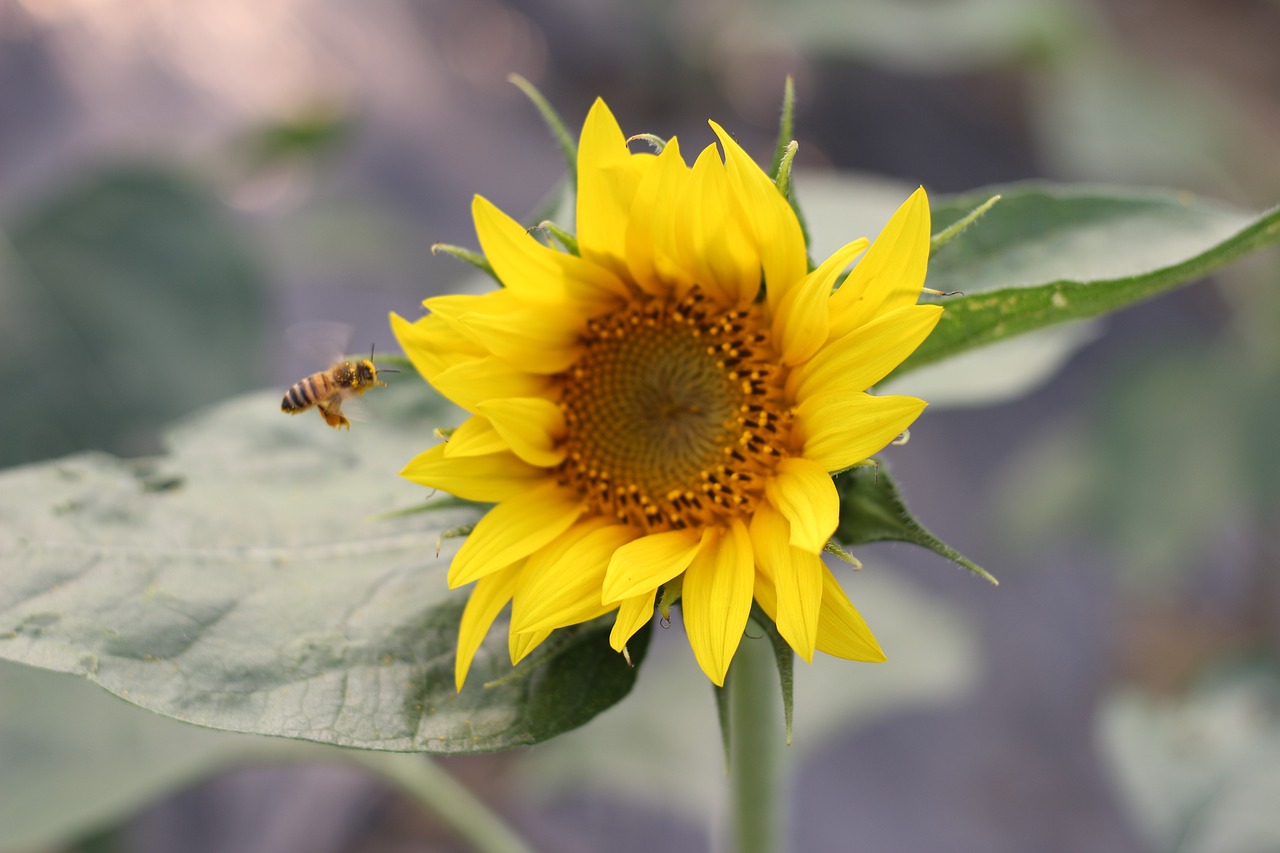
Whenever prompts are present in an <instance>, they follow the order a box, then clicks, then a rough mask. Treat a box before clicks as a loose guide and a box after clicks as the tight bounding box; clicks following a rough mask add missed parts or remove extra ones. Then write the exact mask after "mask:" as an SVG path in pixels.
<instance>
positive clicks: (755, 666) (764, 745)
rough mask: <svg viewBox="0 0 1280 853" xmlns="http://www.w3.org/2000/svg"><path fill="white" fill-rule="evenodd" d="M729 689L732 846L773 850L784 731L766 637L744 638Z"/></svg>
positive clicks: (749, 852)
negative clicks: (754, 639) (759, 638)
mask: <svg viewBox="0 0 1280 853" xmlns="http://www.w3.org/2000/svg"><path fill="white" fill-rule="evenodd" d="M750 633H752V632H751V630H750V629H748V634H750ZM727 689H728V691H729V721H730V726H729V783H730V791H729V811H730V828H729V831H730V833H731V836H730V850H732V851H733V852H734V853H773V851H775V850H778V849H779V840H780V838H781V837H782V828H781V812H782V797H781V787H782V786H781V784H780V782H781V780H780V776H781V771H782V748H783V743H784V741H785V739H786V735H785V732H784V730H783V726H782V716H781V714H780V713H779V698H778V673H777V667H776V664H775V661H774V655H773V651H772V649H770V648H769V644H768V642H766V641H765V640H763V639H761V640H757V641H752V640H750V639H748V640H744V642H743V643H742V645H741V646H739V647H738V651H737V654H735V655H734V657H733V664H732V665H731V666H730V668H729V678H728V680H727Z"/></svg>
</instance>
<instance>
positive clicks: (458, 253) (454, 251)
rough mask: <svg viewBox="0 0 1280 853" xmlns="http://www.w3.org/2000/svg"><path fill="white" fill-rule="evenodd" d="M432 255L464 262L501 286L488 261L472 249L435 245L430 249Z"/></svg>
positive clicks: (444, 244)
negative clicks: (444, 256) (446, 256)
mask: <svg viewBox="0 0 1280 853" xmlns="http://www.w3.org/2000/svg"><path fill="white" fill-rule="evenodd" d="M431 254H433V255H449V256H450V257H453V258H457V259H458V260H460V261H465V262H466V263H468V264H471V266H473V267H475V268H476V269H478V270H480V272H482V273H484V274H485V275H487V276H489V277H490V278H492V279H493V280H494V281H496V282H497V283H498V284H500V285H501V284H502V279H500V278H498V274H497V273H496V272H494V271H493V265H492V264H490V263H489V259H488V258H486V257H485V256H484V255H482V254H480V253H479V252H477V251H474V250H472V249H464V248H462V247H461V246H454V245H452V244H450V243H436V244H435V245H433V246H432V247H431Z"/></svg>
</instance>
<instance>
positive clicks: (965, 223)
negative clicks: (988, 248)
mask: <svg viewBox="0 0 1280 853" xmlns="http://www.w3.org/2000/svg"><path fill="white" fill-rule="evenodd" d="M1000 198H1001V197H1000V196H999V195H993V196H992V197H991V198H989V199H987V200H986V201H984V202H983V203H982V204H980V205H978V206H977V207H975V208H974V209H973V210H971V211H969V212H968V214H966V215H965V216H964V217H963V218H961V219H958V220H956V221H955V222H953V223H952V224H950V225H948V226H947V227H946V228H943V229H942V230H941V231H939V232H938V233H937V234H934V235H933V237H931V238H930V239H929V257H933V256H934V255H935V254H937V252H938V250H939V249H941V248H942V247H943V246H945V245H947V244H948V243H950V242H951V241H952V240H954V239H955V238H957V237H959V236H960V235H961V234H962V233H963V232H964V231H965V230H966V229H968V228H969V226H970V225H973V224H974V223H975V222H977V221H978V220H979V219H981V218H982V217H983V215H984V214H985V213H986V212H987V211H988V210H990V209H991V208H993V207H995V205H996V202H998V201H1000Z"/></svg>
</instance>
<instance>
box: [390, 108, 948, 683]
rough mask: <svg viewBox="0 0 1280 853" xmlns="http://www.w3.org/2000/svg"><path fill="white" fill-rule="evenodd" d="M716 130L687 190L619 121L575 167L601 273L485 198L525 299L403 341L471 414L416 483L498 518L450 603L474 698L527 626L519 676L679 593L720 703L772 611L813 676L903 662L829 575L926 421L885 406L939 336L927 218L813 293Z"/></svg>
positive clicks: (745, 164) (743, 161) (596, 133)
mask: <svg viewBox="0 0 1280 853" xmlns="http://www.w3.org/2000/svg"><path fill="white" fill-rule="evenodd" d="M711 127H712V129H713V131H714V132H715V134H716V136H717V137H718V140H719V143H720V148H717V146H716V145H714V144H712V145H709V146H707V147H706V148H705V149H703V150H702V152H701V153H699V154H698V156H697V158H696V159H695V160H694V162H693V165H692V166H690V165H688V164H687V162H686V161H685V159H684V157H683V155H682V154H681V151H680V146H679V143H678V141H677V140H675V139H672V140H670V141H669V142H668V143H667V144H666V145H665V147H664V148H663V149H662V151H661V153H659V154H656V155H655V154H651V153H633V152H632V151H630V150H629V148H628V146H627V142H626V139H625V137H624V136H623V134H622V131H621V130H620V129H619V127H618V124H617V122H616V121H615V119H614V117H613V115H612V114H611V113H610V112H609V109H608V107H606V106H605V104H604V102H603V101H596V103H595V105H594V106H593V107H592V109H591V111H590V113H589V115H588V116H587V120H586V124H585V126H584V128H583V131H582V137H581V142H580V145H579V152H578V167H577V168H578V198H577V223H578V234H577V243H578V249H579V252H578V254H568V253H565V252H561V251H557V250H554V249H552V248H550V247H548V246H546V245H544V244H542V243H541V242H539V241H538V240H537V239H535V238H534V237H533V236H531V235H530V234H529V233H528V232H527V231H526V229H525V228H524V227H523V226H521V225H520V224H519V223H517V222H516V221H515V220H513V219H511V218H510V217H508V216H506V215H505V214H504V213H502V212H501V211H500V210H498V209H497V208H496V207H494V206H493V205H492V204H490V203H489V202H488V201H486V200H484V199H483V198H479V197H477V198H476V199H475V202H474V204H473V205H472V212H473V215H474V218H475V223H476V231H477V233H478V236H479V239H480V246H481V249H482V250H483V252H484V254H485V256H486V257H487V259H488V260H489V263H490V264H491V265H492V267H493V269H494V272H495V273H496V275H497V276H498V278H499V279H500V280H501V281H502V283H503V285H504V287H503V288H501V289H499V290H497V291H494V292H492V293H488V294H484V295H480V296H442V297H436V298H432V299H428V300H426V302H425V303H424V304H425V306H426V308H427V310H428V313H427V314H426V315H425V316H424V317H422V318H421V319H419V320H417V321H416V322H409V321H407V320H405V319H403V318H401V317H398V316H395V315H392V318H391V322H392V326H393V328H394V330H395V333H396V336H397V337H398V338H399V341H400V343H401V345H402V347H403V348H404V350H405V352H406V353H407V354H408V356H409V357H410V358H411V359H412V360H413V362H414V364H415V366H416V367H417V368H418V370H419V371H420V372H421V373H422V375H423V376H424V377H425V378H426V379H427V381H428V382H430V383H431V384H432V385H433V386H435V388H436V389H437V390H439V391H440V393H442V394H443V395H444V396H446V397H448V398H449V399H450V400H452V401H453V402H455V403H457V404H458V405H459V406H461V407H462V408H463V409H465V410H466V411H467V412H469V413H470V417H469V418H468V419H467V420H466V421H465V422H464V423H463V424H462V425H461V426H459V427H458V429H457V430H455V431H454V433H453V434H452V435H451V436H450V439H449V441H448V442H447V443H444V444H440V445H437V446H436V447H433V448H431V449H429V450H427V451H425V452H424V453H422V454H420V455H419V456H418V457H417V458H415V459H414V460H413V461H412V462H410V463H409V465H408V466H407V467H406V468H405V470H404V472H403V474H404V476H405V477H407V478H408V479H410V480H413V481H414V482H418V483H421V484H423V485H426V486H429V487H431V488H437V489H442V490H444V491H447V492H450V493H452V494H455V495H457V496H459V497H462V498H466V499H469V500H476V501H483V502H489V503H494V504H496V506H494V507H493V508H492V509H490V510H489V511H488V513H487V514H486V515H485V516H484V517H483V518H482V519H481V520H480V521H479V523H478V524H477V525H476V527H475V529H474V530H473V532H472V533H471V535H470V536H469V537H468V539H467V540H466V542H465V543H464V544H463V546H462V548H461V549H459V551H458V552H457V554H456V555H455V557H454V559H453V563H452V565H451V567H450V571H449V583H450V585H451V586H455V587H456V586H461V585H464V584H470V583H474V584H475V588H474V590H473V591H472V593H471V597H470V599H469V601H468V604H467V607H466V610H465V611H464V614H463V618H462V624H461V629H460V636H459V641H458V656H457V667H456V677H457V684H458V688H459V689H461V687H462V684H463V681H464V680H465V678H466V674H467V670H468V669H469V667H470V664H471V660H472V657H473V656H474V654H475V651H476V649H477V648H478V647H479V645H480V642H481V640H482V639H483V638H484V635H485V634H486V633H487V632H488V630H489V627H490V626H491V624H492V623H493V621H494V619H495V618H496V617H497V615H498V613H499V612H501V610H502V609H503V608H504V607H505V606H506V605H507V604H508V602H510V603H511V621H510V631H509V642H510V650H511V658H512V662H513V663H516V662H518V661H519V660H520V659H521V658H523V657H524V656H525V655H527V654H528V653H529V652H530V651H532V650H533V649H534V648H535V647H536V646H537V645H538V644H539V643H541V642H542V641H543V640H544V639H546V638H547V636H549V635H550V633H551V632H552V631H554V630H555V629H557V628H561V627H566V626H569V625H573V624H577V623H579V622H584V621H587V620H590V619H594V618H597V617H599V616H602V615H604V614H607V613H615V614H616V615H615V622H614V628H613V632H612V635H611V638H610V641H611V643H612V645H613V647H614V648H615V649H617V650H619V651H621V650H623V649H624V648H625V645H626V643H627V641H628V639H629V638H630V637H631V636H632V635H633V634H634V633H635V632H636V631H638V630H639V629H640V628H641V627H643V626H644V625H645V624H646V623H647V622H648V621H649V619H650V618H651V617H652V616H653V612H654V606H655V600H656V597H657V594H658V592H659V590H664V589H665V592H666V594H665V595H664V599H665V600H667V601H670V600H671V599H672V598H673V597H674V595H673V593H674V592H675V591H677V590H678V591H679V595H680V600H681V609H682V612H683V616H684V623H685V626H686V630H687V632H688V636H689V642H690V645H691V646H692V648H693V652H694V655H695V657H696V658H697V660H698V663H699V665H700V666H701V667H702V669H703V671H704V672H705V673H706V674H707V677H708V678H710V679H711V680H712V681H713V682H715V683H716V684H722V683H723V681H724V677H725V673H726V671H727V670H728V667H729V663H730V661H731V660H732V658H733V654H734V652H735V650H736V649H737V646H738V643H739V641H740V640H741V638H742V634H743V630H744V628H745V626H746V622H747V617H748V614H749V612H750V610H751V604H752V601H753V600H754V601H756V602H758V603H759V604H760V606H761V608H762V609H763V610H764V611H765V613H766V614H768V616H769V617H770V618H772V619H774V620H775V621H776V623H777V626H778V630H779V632H780V633H781V635H782V636H783V637H784V638H785V639H786V640H787V642H788V643H789V644H790V645H791V646H792V647H793V648H794V649H795V651H796V652H797V653H798V654H799V655H800V656H801V657H803V658H805V659H806V660H811V659H812V657H813V653H814V651H815V650H818V651H823V652H826V653H828V654H833V655H836V656H839V657H844V658H849V659H853V660H868V661H877V660H883V659H884V655H883V653H882V652H881V650H880V647H879V646H878V645H877V643H876V641H875V638H874V637H873V636H872V635H871V631H870V629H869V628H868V627H867V625H866V623H865V622H864V621H863V619H862V617H861V616H860V615H859V614H858V612H857V610H855V609H854V607H853V605H852V604H851V603H850V602H849V600H848V598H847V597H846V596H845V594H844V592H843V590H842V589H841V587H840V584H839V583H838V581H837V580H836V579H835V577H834V576H833V575H832V574H831V572H830V571H829V570H828V569H827V568H826V566H825V565H824V563H823V561H822V558H821V554H822V551H823V548H824V547H825V546H826V544H827V541H828V540H829V538H830V537H831V535H832V534H833V533H834V532H835V529H836V525H837V521H838V515H839V498H838V496H837V493H836V489H835V486H834V484H833V482H832V479H831V475H832V473H833V472H839V471H842V470H844V469H846V468H849V467H851V466H853V465H856V464H857V463H859V462H861V461H864V460H865V459H867V458H868V457H869V456H871V455H872V454H874V453H876V452H877V451H879V450H881V449H882V448H883V447H884V446H885V445H886V444H888V443H889V442H890V441H891V440H893V438H895V437H896V436H897V435H899V434H900V433H901V432H902V431H903V430H904V429H905V428H906V427H907V425H908V424H910V423H911V422H912V421H913V420H914V419H915V418H916V417H917V416H918V415H919V414H920V412H921V410H923V408H924V406H925V404H924V402H923V401H921V400H917V399H915V398H912V397H886V396H873V395H871V394H868V393H867V389H869V388H870V387H872V386H873V385H874V384H875V383H876V382H878V381H879V380H880V379H882V378H883V377H884V376H886V375H887V374H888V373H889V371H891V370H892V369H893V368H894V367H895V366H897V365H898V364H899V363H900V362H901V361H902V360H903V359H904V358H905V357H906V356H907V355H908V354H909V353H910V352H911V351H912V350H914V349H915V348H916V347H917V346H918V345H919V344H920V342H921V341H923V340H924V338H925V337H926V336H927V335H928V334H929V332H930V331H931V330H932V329H933V327H934V325H935V324H936V323H937V321H938V318H939V316H940V313H941V308H939V307H938V306H936V305H921V304H917V302H918V299H919V296H920V291H921V287H922V285H923V283H924V277H925V266H926V262H927V260H928V254H929V207H928V201H927V199H926V197H925V194H924V191H923V189H921V190H917V191H916V192H915V193H914V194H913V195H912V196H911V197H910V198H908V199H907V200H906V202H905V203H904V204H903V205H902V206H901V207H900V208H899V209H898V211H897V212H896V213H895V214H894V215H893V217H892V218H891V219H890V221H889V223H888V224H887V225H886V226H885V228H884V230H883V231H882V232H881V234H880V236H879V237H878V238H877V239H876V241H875V242H874V243H872V244H868V242H867V241H866V240H861V239H860V240H854V241H853V242H851V243H849V244H847V245H845V246H844V247H842V248H841V249H840V250H838V251H837V252H835V254H833V255H832V256H831V257H830V258H828V259H826V260H825V261H823V262H822V263H821V264H820V265H819V266H818V267H817V268H816V269H813V270H810V269H809V264H808V261H807V251H806V246H805V240H804V236H803V232H802V230H801V228H800V224H799V221H798V220H797V218H796V215H795V213H794V211H793V210H792V208H791V205H790V204H789V203H788V201H787V199H786V198H784V197H783V195H782V194H781V193H780V192H779V191H778V189H777V187H776V186H775V184H774V182H773V181H772V180H771V179H770V178H769V177H768V176H767V175H766V174H765V173H764V172H763V171H761V169H760V168H759V167H758V166H756V164H755V163H754V162H752V160H751V159H750V158H749V157H748V156H747V154H746V153H745V152H744V151H743V150H742V148H740V147H739V146H738V144H737V143H736V142H734V140H733V139H732V138H731V137H730V136H729V135H728V134H727V133H726V132H725V131H724V130H723V129H722V128H720V127H719V126H718V125H716V124H714V123H712V125H711ZM855 259H857V263H856V265H854V266H853V268H852V271H850V272H848V275H847V276H846V277H845V278H844V281H843V284H841V285H840V286H839V287H838V288H837V287H836V284H837V282H838V281H839V280H840V278H841V276H842V275H843V274H844V273H845V271H846V270H848V269H849V267H850V265H851V264H853V263H854V261H855Z"/></svg>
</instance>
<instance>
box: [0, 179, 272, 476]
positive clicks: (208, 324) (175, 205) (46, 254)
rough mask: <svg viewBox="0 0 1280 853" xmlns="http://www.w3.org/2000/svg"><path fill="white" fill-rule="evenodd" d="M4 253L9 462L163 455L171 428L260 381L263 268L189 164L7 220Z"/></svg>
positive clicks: (97, 185) (1, 310) (0, 310)
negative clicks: (80, 454)
mask: <svg viewBox="0 0 1280 853" xmlns="http://www.w3.org/2000/svg"><path fill="white" fill-rule="evenodd" d="M0 265H2V266H0V276H3V278H4V281H5V287H4V289H3V291H0V300H2V301H3V305H0V354H2V357H0V385H3V387H4V389H5V403H4V405H3V406H0V435H3V436H4V437H5V440H4V441H3V442H0V467H3V466H7V465H13V464H16V463H18V462H22V461H27V460H31V459H41V458H48V457H52V456H58V455H61V454H64V453H69V452H72V451H75V450H81V449H85V448H103V449H108V450H112V451H115V452H118V453H123V454H126V455H139V454H142V453H147V452H154V451H155V450H156V448H157V446H158V445H157V439H156V432H157V430H158V428H159V427H160V426H161V425H162V424H164V423H167V422H168V421H170V420H172V419H173V418H175V417H177V416H179V415H182V414H185V413H186V412H189V411H191V410H192V409H194V408H197V407H199V406H204V405H208V404H209V403H211V402H213V401H216V400H219V399H222V398H224V397H228V396H231V395H232V394H235V393H239V392H243V391H245V390H247V389H249V388H253V387H255V386H256V385H258V384H259V383H260V382H261V379H262V375H263V372H262V363H261V362H262V355H261V353H262V349H261V347H262V339H263V330H264V322H263V321H264V316H263V315H264V306H265V300H266V294H265V292H264V281H263V277H262V274H261V271H260V270H259V268H258V265H257V263H256V262H255V260H254V257H253V251H252V250H251V248H250V247H249V246H248V245H247V244H246V241H245V239H244V237H243V236H242V234H241V232H240V229H239V228H237V227H236V226H234V225H233V224H232V222H231V221H230V219H229V217H228V215H227V213H226V211H225V210H224V208H223V207H222V205H221V204H220V203H219V202H218V201H217V199H216V198H214V197H213V196H212V195H211V194H210V193H209V192H208V191H206V190H205V189H203V188H202V187H201V186H200V185H199V184H197V183H196V182H194V181H193V180H192V179H190V178H188V177H186V176H184V175H181V174H178V173H176V172H173V171H169V170H166V169H163V168H158V167H148V166H137V167H133V168H126V169H118V170H114V171H107V172H104V173H102V174H99V175H97V176H95V177H93V178H90V179H88V180H86V181H84V182H81V183H77V184H74V185H72V186H71V187H69V188H68V189H66V190H65V191H64V192H63V193H62V194H60V195H59V196H57V197H56V198H54V199H52V200H50V201H48V202H46V203H44V204H43V205H41V206H39V207H38V208H37V209H36V210H34V211H32V212H31V213H30V214H28V215H25V216H23V217H21V218H20V219H19V220H18V221H16V222H14V223H12V224H11V225H10V226H9V227H8V228H7V240H4V241H3V242H0Z"/></svg>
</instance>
